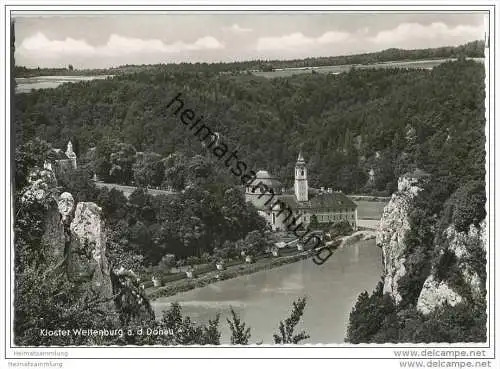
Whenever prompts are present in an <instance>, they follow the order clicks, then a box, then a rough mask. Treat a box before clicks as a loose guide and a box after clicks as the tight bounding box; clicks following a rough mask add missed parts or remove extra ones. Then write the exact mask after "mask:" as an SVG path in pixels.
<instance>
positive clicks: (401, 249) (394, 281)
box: [376, 175, 425, 303]
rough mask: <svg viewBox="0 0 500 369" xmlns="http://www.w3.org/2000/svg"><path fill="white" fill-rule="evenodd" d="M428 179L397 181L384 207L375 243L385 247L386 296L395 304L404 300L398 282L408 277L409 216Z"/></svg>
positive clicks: (407, 177) (414, 177) (418, 176)
mask: <svg viewBox="0 0 500 369" xmlns="http://www.w3.org/2000/svg"><path fill="white" fill-rule="evenodd" d="M424 178H425V176H422V175H417V176H411V175H405V176H403V177H401V178H399V180H398V191H397V192H396V193H394V194H393V195H392V197H391V200H390V201H389V203H388V204H387V206H386V207H385V208H384V212H383V215H382V218H381V219H380V224H379V227H378V229H377V235H376V243H377V245H378V246H380V247H381V248H382V254H383V260H384V272H383V273H384V293H389V294H390V295H391V296H392V297H393V298H394V300H395V301H396V303H399V302H400V301H401V295H400V294H399V292H398V281H399V280H400V279H401V277H403V276H404V275H405V274H406V270H405V265H404V263H405V261H406V254H407V249H406V243H405V235H406V232H407V231H408V230H409V229H410V224H409V214H410V211H411V207H412V203H413V200H414V198H415V197H416V196H417V194H418V193H419V192H420V190H421V189H422V187H421V186H422V184H423V181H424Z"/></svg>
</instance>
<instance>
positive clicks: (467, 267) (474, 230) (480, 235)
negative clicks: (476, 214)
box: [376, 171, 486, 314]
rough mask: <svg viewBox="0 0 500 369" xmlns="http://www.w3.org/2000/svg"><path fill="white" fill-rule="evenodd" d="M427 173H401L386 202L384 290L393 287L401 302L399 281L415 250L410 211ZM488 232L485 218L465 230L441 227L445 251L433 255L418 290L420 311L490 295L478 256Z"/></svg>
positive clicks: (439, 244) (381, 237)
mask: <svg viewBox="0 0 500 369" xmlns="http://www.w3.org/2000/svg"><path fill="white" fill-rule="evenodd" d="M427 178H428V177H427V176H426V175H425V174H423V173H422V172H418V171H416V172H415V173H413V175H405V176H403V177H401V178H400V179H399V181H398V191H397V192H396V193H394V194H393V195H392V198H391V200H390V202H389V203H388V204H387V206H386V207H385V208H384V212H383V215H382V219H381V220H380V225H379V228H378V230H377V235H376V242H377V245H378V246H380V247H381V248H382V251H383V261H384V275H383V277H384V290H383V292H384V293H389V294H390V295H391V296H392V297H393V298H394V301H395V302H396V304H399V303H400V302H401V299H402V298H401V295H400V293H399V291H398V289H399V281H400V280H401V278H402V277H403V276H405V275H406V273H407V270H406V267H405V263H406V260H407V258H408V255H409V253H410V251H409V250H408V248H407V243H406V239H405V237H406V233H407V231H408V230H409V229H410V223H409V215H410V213H411V211H412V208H413V202H414V199H415V197H416V196H417V195H418V193H419V192H420V191H421V190H422V188H423V185H424V184H425V181H426V180H427ZM485 233H486V226H485V223H484V221H483V222H482V223H481V225H480V226H479V227H477V226H475V225H470V227H469V229H468V231H467V232H459V231H458V230H457V229H456V227H455V226H454V225H453V224H451V225H449V226H448V227H446V228H445V229H444V231H442V233H439V235H438V236H439V237H436V239H435V241H434V242H435V245H432V248H434V249H435V250H439V252H438V253H437V257H435V258H434V260H432V261H431V263H432V264H431V265H432V271H431V272H430V274H429V275H428V276H424V277H427V278H426V279H425V282H424V284H423V287H422V290H421V291H420V294H419V295H418V301H417V309H418V311H420V312H421V313H423V314H429V313H431V312H432V311H434V310H435V309H436V308H437V307H439V306H442V305H443V304H445V303H446V304H448V305H450V306H455V305H457V304H459V303H460V302H462V301H464V300H465V299H473V300H478V301H479V300H480V299H483V298H484V295H485V281H484V274H485V271H484V270H483V271H481V270H477V268H483V269H484V265H483V263H482V262H481V260H478V250H479V251H481V252H484V247H485ZM445 253H447V254H448V255H447V258H444V259H443V260H445V261H446V260H448V261H447V262H445V263H444V264H440V260H441V259H442V256H444V254H445ZM449 255H452V256H451V257H450V256H449ZM448 264H449V265H448ZM457 281H458V282H457Z"/></svg>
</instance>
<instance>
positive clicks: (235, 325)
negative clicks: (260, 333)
mask: <svg viewBox="0 0 500 369" xmlns="http://www.w3.org/2000/svg"><path fill="white" fill-rule="evenodd" d="M227 323H228V324H229V329H231V345H248V340H249V339H250V336H251V334H250V328H246V327H245V323H242V322H241V320H240V318H239V316H238V314H236V312H235V311H234V310H233V308H232V307H231V320H229V319H227Z"/></svg>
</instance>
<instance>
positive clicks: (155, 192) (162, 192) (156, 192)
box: [95, 182, 177, 198]
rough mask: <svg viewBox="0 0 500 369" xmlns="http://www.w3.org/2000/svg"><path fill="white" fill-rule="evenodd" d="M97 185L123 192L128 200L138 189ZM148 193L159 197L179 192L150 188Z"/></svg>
mask: <svg viewBox="0 0 500 369" xmlns="http://www.w3.org/2000/svg"><path fill="white" fill-rule="evenodd" d="M95 185H96V186H97V187H99V188H104V187H106V188H109V189H112V188H114V189H116V190H118V191H122V192H123V194H124V195H125V197H126V198H129V196H130V195H131V194H132V192H134V191H135V190H136V189H137V187H135V186H125V185H119V184H116V183H104V182H95ZM148 193H149V194H151V195H153V196H157V195H174V194H176V193H177V192H174V191H166V190H156V189H153V188H149V189H148Z"/></svg>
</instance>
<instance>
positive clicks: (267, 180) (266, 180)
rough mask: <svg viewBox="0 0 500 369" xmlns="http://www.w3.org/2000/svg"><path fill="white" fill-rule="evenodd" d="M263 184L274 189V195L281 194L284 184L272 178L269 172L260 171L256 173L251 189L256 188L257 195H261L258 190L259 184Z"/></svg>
mask: <svg viewBox="0 0 500 369" xmlns="http://www.w3.org/2000/svg"><path fill="white" fill-rule="evenodd" d="M259 183H263V184H265V185H266V186H268V187H269V188H272V189H273V190H274V193H281V190H282V187H283V184H282V183H281V182H280V181H278V180H277V179H276V178H274V177H273V176H271V175H270V174H269V172H268V171H267V170H259V171H258V172H257V173H256V177H255V179H254V181H253V182H252V184H251V185H250V187H253V188H254V191H253V192H255V193H258V194H260V191H259V189H258V184H259Z"/></svg>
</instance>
